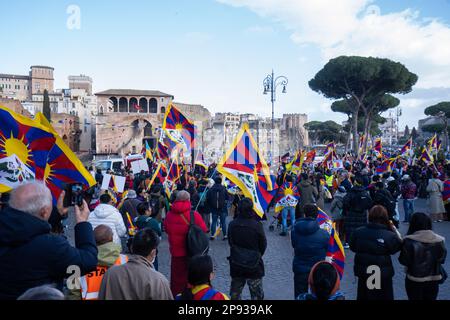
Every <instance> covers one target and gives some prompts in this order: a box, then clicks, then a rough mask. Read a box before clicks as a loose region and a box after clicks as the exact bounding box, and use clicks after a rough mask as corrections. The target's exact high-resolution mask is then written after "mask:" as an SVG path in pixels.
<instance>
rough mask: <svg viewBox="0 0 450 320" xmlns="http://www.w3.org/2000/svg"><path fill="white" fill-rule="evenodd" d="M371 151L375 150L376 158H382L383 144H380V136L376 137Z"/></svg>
mask: <svg viewBox="0 0 450 320" xmlns="http://www.w3.org/2000/svg"><path fill="white" fill-rule="evenodd" d="M373 151H374V152H375V154H376V156H377V158H383V146H382V144H381V138H377V139H376V140H375V143H374V145H373Z"/></svg>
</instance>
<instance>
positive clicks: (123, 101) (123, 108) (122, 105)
mask: <svg viewBox="0 0 450 320" xmlns="http://www.w3.org/2000/svg"><path fill="white" fill-rule="evenodd" d="M119 112H128V100H127V98H124V97H122V98H120V99H119Z"/></svg>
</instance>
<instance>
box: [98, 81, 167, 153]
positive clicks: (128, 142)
mask: <svg viewBox="0 0 450 320" xmlns="http://www.w3.org/2000/svg"><path fill="white" fill-rule="evenodd" d="M95 95H96V97H97V116H96V152H97V153H107V154H111V153H113V154H119V155H125V154H128V153H136V152H140V151H141V150H142V146H143V145H145V141H147V142H148V144H149V146H150V147H151V148H154V147H155V146H156V141H157V138H158V137H157V136H156V129H158V128H160V127H161V125H162V120H163V117H164V114H165V112H166V108H167V106H168V104H169V103H170V102H172V101H173V96H172V95H170V94H166V93H163V92H160V91H154V90H128V89H111V90H106V91H102V92H98V93H96V94H95Z"/></svg>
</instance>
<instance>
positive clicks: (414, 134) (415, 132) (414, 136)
mask: <svg viewBox="0 0 450 320" xmlns="http://www.w3.org/2000/svg"><path fill="white" fill-rule="evenodd" d="M418 136H419V134H418V133H417V129H416V127H413V128H412V129H411V138H413V140H416V139H417V137H418Z"/></svg>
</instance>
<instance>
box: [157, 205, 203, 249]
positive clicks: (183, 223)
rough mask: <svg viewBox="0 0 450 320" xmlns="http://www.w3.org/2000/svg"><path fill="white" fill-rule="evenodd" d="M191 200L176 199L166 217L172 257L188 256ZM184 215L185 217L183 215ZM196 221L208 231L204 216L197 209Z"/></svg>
mask: <svg viewBox="0 0 450 320" xmlns="http://www.w3.org/2000/svg"><path fill="white" fill-rule="evenodd" d="M190 214H191V202H190V201H189V200H185V201H175V202H174V203H173V204H172V208H171V209H170V211H169V212H168V213H167V216H166V219H164V230H165V231H166V233H167V235H168V237H169V250H170V254H171V255H172V257H186V256H187V252H186V236H187V233H188V230H189V224H188V223H189V222H190V220H191V217H190ZM182 216H184V219H183V217H182ZM194 223H195V224H196V225H198V226H199V227H200V228H202V230H203V231H204V232H205V233H206V231H207V228H206V225H205V222H204V221H203V219H202V216H201V215H200V214H199V213H198V212H197V211H195V212H194Z"/></svg>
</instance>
